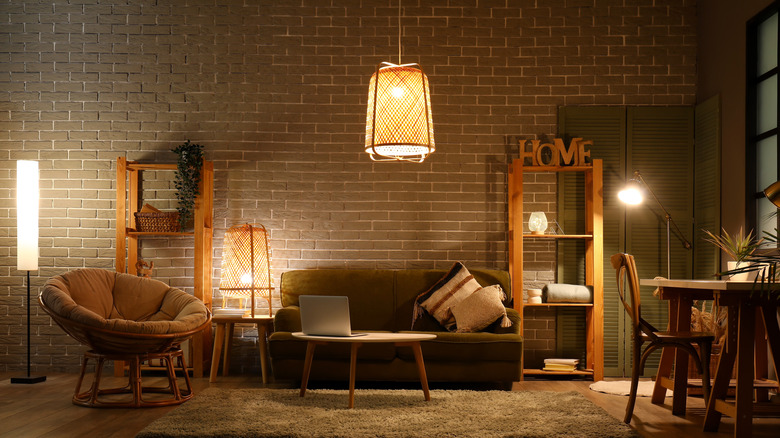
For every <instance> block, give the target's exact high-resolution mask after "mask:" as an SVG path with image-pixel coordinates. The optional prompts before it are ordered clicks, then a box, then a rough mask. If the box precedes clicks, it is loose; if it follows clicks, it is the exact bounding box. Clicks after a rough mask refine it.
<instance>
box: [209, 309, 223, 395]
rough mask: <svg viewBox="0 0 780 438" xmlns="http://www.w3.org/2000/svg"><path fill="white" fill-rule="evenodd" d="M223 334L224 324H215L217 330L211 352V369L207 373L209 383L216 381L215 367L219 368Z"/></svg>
mask: <svg viewBox="0 0 780 438" xmlns="http://www.w3.org/2000/svg"><path fill="white" fill-rule="evenodd" d="M224 336H225V324H224V323H218V324H217V332H216V333H215V334H214V351H213V353H212V354H211V371H210V374H209V383H214V382H216V381H217V369H218V368H219V356H220V355H221V354H222V343H223V342H224Z"/></svg>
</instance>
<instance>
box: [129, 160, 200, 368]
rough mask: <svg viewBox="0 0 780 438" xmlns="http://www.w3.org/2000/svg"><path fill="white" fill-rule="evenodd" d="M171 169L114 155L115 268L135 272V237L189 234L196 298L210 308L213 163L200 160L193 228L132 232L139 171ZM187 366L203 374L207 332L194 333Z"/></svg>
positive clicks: (172, 166) (138, 200) (139, 201)
mask: <svg viewBox="0 0 780 438" xmlns="http://www.w3.org/2000/svg"><path fill="white" fill-rule="evenodd" d="M145 170H149V171H160V170H165V171H175V170H176V165H175V164H153V163H139V162H135V161H127V159H126V158H125V157H118V158H117V164H116V271H117V272H124V273H128V274H133V275H136V274H137V270H136V266H135V265H136V262H138V249H139V246H138V245H139V240H140V239H142V238H144V239H145V238H155V237H168V238H170V237H180V236H192V237H193V238H194V256H193V264H194V271H195V278H194V282H193V289H194V295H195V297H196V298H198V299H200V300H201V301H203V303H204V304H205V305H206V307H208V308H209V309H211V271H212V269H211V268H212V266H211V264H212V257H211V253H212V237H213V205H214V163H212V162H211V161H204V162H203V169H202V171H201V178H200V186H199V192H200V195H198V197H197V198H196V199H195V211H194V227H193V231H191V232H180V233H170V232H166V233H154V232H139V231H136V224H135V213H136V212H137V211H139V210H140V208H139V207H140V205H141V204H142V203H143V202H142V201H143V200H142V199H141V195H140V193H139V188H140V184H141V181H142V174H143V171H145ZM190 345H191V346H192V358H191V359H190V366H191V367H192V373H193V376H195V377H203V374H204V369H205V368H207V367H208V366H209V363H210V361H211V358H210V354H211V332H210V330H208V333H206V332H201V334H199V335H196V336H195V337H194V338H193V340H192V342H191V344H190ZM114 372H115V374H119V375H121V374H122V373H123V372H124V364H122V363H119V364H116V365H115V368H114Z"/></svg>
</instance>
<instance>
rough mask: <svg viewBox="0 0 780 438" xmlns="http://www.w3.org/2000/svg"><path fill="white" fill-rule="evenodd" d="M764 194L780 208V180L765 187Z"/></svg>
mask: <svg viewBox="0 0 780 438" xmlns="http://www.w3.org/2000/svg"><path fill="white" fill-rule="evenodd" d="M764 195H765V196H766V198H767V199H769V201H770V202H771V203H772V204H774V205H775V207H777V208H780V181H776V182H773V183H772V185H770V186H769V187H767V188H765V189H764Z"/></svg>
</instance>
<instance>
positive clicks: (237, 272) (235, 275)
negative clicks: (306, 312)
mask: <svg viewBox="0 0 780 438" xmlns="http://www.w3.org/2000/svg"><path fill="white" fill-rule="evenodd" d="M219 289H220V291H222V296H223V304H222V306H223V307H226V306H225V304H226V303H225V301H224V297H233V298H241V299H242V300H241V301H242V303H243V300H244V299H246V298H249V301H250V306H249V313H250V316H251V317H252V318H254V317H255V307H256V305H255V296H259V297H262V298H265V299H266V300H267V301H268V316H273V308H272V306H271V291H272V290H273V287H272V284H271V252H270V249H269V246H268V232H267V231H266V229H265V227H264V226H262V225H252V224H244V225H236V226H234V227H230V229H228V230H227V232H226V233H225V244H224V246H223V249H222V278H221V279H220V281H219ZM242 307H243V304H242Z"/></svg>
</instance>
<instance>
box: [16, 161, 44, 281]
mask: <svg viewBox="0 0 780 438" xmlns="http://www.w3.org/2000/svg"><path fill="white" fill-rule="evenodd" d="M38 204H39V194H38V162H37V161H28V160H19V161H17V162H16V269H18V270H20V271H37V270H38Z"/></svg>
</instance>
